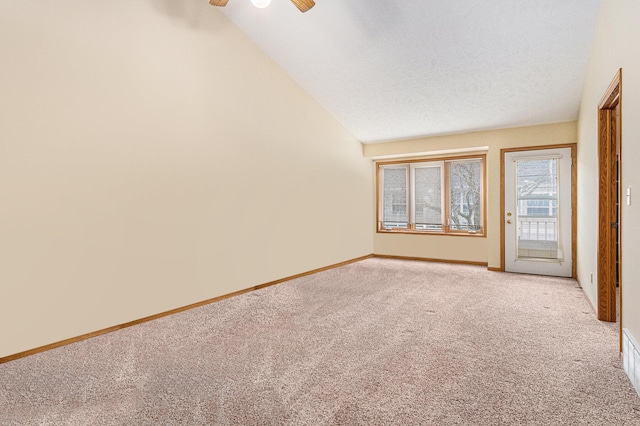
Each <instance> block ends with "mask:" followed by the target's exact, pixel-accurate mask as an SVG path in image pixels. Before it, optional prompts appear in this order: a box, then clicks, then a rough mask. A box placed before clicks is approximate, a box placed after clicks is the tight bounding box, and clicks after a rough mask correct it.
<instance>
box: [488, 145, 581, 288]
mask: <svg viewBox="0 0 640 426" xmlns="http://www.w3.org/2000/svg"><path fill="white" fill-rule="evenodd" d="M555 148H571V278H577V268H576V251H577V246H578V244H577V235H578V234H577V232H576V230H577V225H578V219H577V216H576V212H577V200H578V198H577V186H576V183H577V178H578V172H577V170H578V169H577V162H576V161H577V155H576V154H577V144H575V143H566V144H555V145H538V146H523V147H519V148H502V149H501V150H500V270H501V271H502V272H504V264H505V255H504V215H505V209H504V185H505V182H504V155H505V154H506V153H508V152H517V151H537V150H542V149H555Z"/></svg>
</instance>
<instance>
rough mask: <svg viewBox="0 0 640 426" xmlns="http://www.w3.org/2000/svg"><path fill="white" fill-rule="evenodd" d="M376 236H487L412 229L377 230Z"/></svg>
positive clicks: (476, 233) (483, 235) (480, 233)
mask: <svg viewBox="0 0 640 426" xmlns="http://www.w3.org/2000/svg"><path fill="white" fill-rule="evenodd" d="M376 233H378V234H404V235H407V234H408V235H439V236H446V237H471V238H478V237H480V238H485V237H486V236H487V234H485V233H484V232H481V231H478V232H475V233H471V232H464V231H463V232H454V231H449V232H443V231H415V230H412V229H378V230H377V231H376Z"/></svg>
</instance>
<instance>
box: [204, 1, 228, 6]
mask: <svg viewBox="0 0 640 426" xmlns="http://www.w3.org/2000/svg"><path fill="white" fill-rule="evenodd" d="M227 3H229V0H209V4H210V5H211V6H219V7H224V6H226V5H227Z"/></svg>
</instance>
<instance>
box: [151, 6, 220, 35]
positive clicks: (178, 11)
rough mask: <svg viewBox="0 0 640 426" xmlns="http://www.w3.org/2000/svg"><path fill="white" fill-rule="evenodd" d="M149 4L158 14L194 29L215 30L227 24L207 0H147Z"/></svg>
mask: <svg viewBox="0 0 640 426" xmlns="http://www.w3.org/2000/svg"><path fill="white" fill-rule="evenodd" d="M149 4H151V7H153V9H154V10H156V11H157V12H158V13H159V14H161V15H163V16H166V17H168V18H169V19H171V20H172V21H174V22H175V23H181V24H182V25H184V26H185V27H189V28H191V29H194V30H201V31H211V32H215V30H216V29H218V28H220V25H224V24H225V23H226V24H228V21H225V20H223V19H220V18H221V14H220V13H219V12H218V11H216V8H215V7H213V6H210V5H209V1H208V0H149ZM214 11H215V12H214ZM213 24H215V25H213Z"/></svg>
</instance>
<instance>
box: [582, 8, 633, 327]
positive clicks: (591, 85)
mask: <svg viewBox="0 0 640 426" xmlns="http://www.w3.org/2000/svg"><path fill="white" fill-rule="evenodd" d="M638 22H640V2H638V1H637V0H603V1H602V5H601V7H600V16H599V20H598V28H597V32H596V39H595V42H594V46H593V50H592V54H591V60H590V64H589V70H588V75H587V82H586V84H585V88H584V92H583V98H582V105H581V108H580V118H579V124H578V140H579V145H578V165H579V167H578V247H579V251H578V278H579V279H580V282H581V284H582V286H583V287H584V289H585V291H586V292H587V294H588V295H589V296H590V297H591V299H592V301H593V302H594V304H595V305H596V306H597V300H596V296H597V294H596V290H597V270H596V265H597V225H598V153H597V146H598V141H597V106H598V103H599V101H600V99H601V97H602V96H603V95H604V93H605V91H606V90H607V87H608V86H609V84H610V83H611V81H612V80H613V78H614V76H615V74H616V72H617V71H618V69H619V68H622V187H623V188H624V189H625V190H626V188H628V187H631V188H632V191H633V198H632V202H631V205H630V206H627V205H626V203H624V202H623V203H622V294H623V304H624V306H623V317H622V322H623V326H624V327H626V328H628V329H629V330H630V331H631V332H632V334H633V335H634V337H635V339H636V340H640V304H639V301H640V281H639V280H638V277H639V276H640V262H638V259H639V258H640V246H639V245H638V244H637V241H639V240H640V221H638V217H639V215H638V207H639V206H640V173H638V167H637V161H636V160H640V120H638V117H640V48H639V44H638V40H639V39H640V27H639V26H638ZM590 273H593V276H594V280H593V283H591V282H590V279H589V278H590V275H589V274H590Z"/></svg>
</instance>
